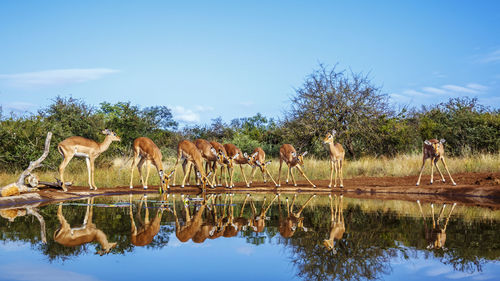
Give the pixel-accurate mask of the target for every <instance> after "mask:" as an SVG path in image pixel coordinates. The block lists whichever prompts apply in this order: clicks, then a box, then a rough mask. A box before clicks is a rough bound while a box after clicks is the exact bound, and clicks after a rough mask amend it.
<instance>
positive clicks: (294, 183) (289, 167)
mask: <svg viewBox="0 0 500 281" xmlns="http://www.w3.org/2000/svg"><path fill="white" fill-rule="evenodd" d="M298 166H299V165H297V167H298ZM292 169H293V167H291V166H288V171H290V174H291V175H292V182H293V186H297V182H295V176H294V175H293V170H292Z"/></svg>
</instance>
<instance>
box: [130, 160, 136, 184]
mask: <svg viewBox="0 0 500 281" xmlns="http://www.w3.org/2000/svg"><path fill="white" fill-rule="evenodd" d="M136 161H137V155H136V153H135V152H134V158H133V159H132V166H131V168H130V185H129V186H130V188H134V186H133V185H132V184H133V182H134V166H135V162H136Z"/></svg>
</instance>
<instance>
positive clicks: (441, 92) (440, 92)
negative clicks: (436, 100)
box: [422, 87, 448, 95]
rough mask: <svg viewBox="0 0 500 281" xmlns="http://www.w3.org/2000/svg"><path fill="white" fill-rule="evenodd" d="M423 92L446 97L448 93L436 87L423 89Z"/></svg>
mask: <svg viewBox="0 0 500 281" xmlns="http://www.w3.org/2000/svg"><path fill="white" fill-rule="evenodd" d="M422 90H423V91H424V92H427V93H432V94H438V95H445V94H447V93H448V92H447V91H446V90H443V89H439V88H434V87H424V88H422Z"/></svg>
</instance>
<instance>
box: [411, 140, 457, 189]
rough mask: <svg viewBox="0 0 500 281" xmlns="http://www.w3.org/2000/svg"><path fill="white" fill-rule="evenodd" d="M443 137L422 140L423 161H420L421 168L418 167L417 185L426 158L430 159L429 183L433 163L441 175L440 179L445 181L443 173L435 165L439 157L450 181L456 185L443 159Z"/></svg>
mask: <svg viewBox="0 0 500 281" xmlns="http://www.w3.org/2000/svg"><path fill="white" fill-rule="evenodd" d="M445 141H446V140H445V139H441V140H437V139H430V140H426V141H424V156H423V163H422V168H420V175H418V180H417V186H418V185H419V184H420V177H422V171H423V170H424V166H425V161H427V159H429V158H430V159H431V184H432V182H433V180H434V165H435V166H436V168H437V170H438V172H439V174H440V175H441V180H442V181H443V182H445V181H446V180H445V179H444V176H443V173H441V170H440V169H439V166H438V165H437V162H438V161H439V159H441V162H443V166H444V168H445V169H446V172H448V176H450V180H451V183H452V184H453V185H457V184H456V183H455V181H454V180H453V178H452V177H451V174H450V171H449V170H448V166H447V165H446V162H445V161H444V146H443V144H444V143H445Z"/></svg>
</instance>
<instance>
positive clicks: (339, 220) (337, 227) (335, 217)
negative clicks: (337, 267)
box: [323, 194, 345, 254]
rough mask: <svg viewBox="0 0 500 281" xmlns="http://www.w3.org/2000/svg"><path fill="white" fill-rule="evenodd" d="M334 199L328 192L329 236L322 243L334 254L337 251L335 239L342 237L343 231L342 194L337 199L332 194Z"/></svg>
mask: <svg viewBox="0 0 500 281" xmlns="http://www.w3.org/2000/svg"><path fill="white" fill-rule="evenodd" d="M334 196H335V199H332V195H331V194H330V195H329V197H330V237H328V239H325V240H323V245H324V246H325V247H326V248H327V249H328V250H331V251H332V252H333V253H334V254H336V253H337V251H336V250H335V240H337V241H338V240H340V239H342V236H344V233H345V223H344V214H343V212H342V208H343V201H344V196H342V195H340V199H337V195H334ZM333 201H335V210H334V207H333Z"/></svg>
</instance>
